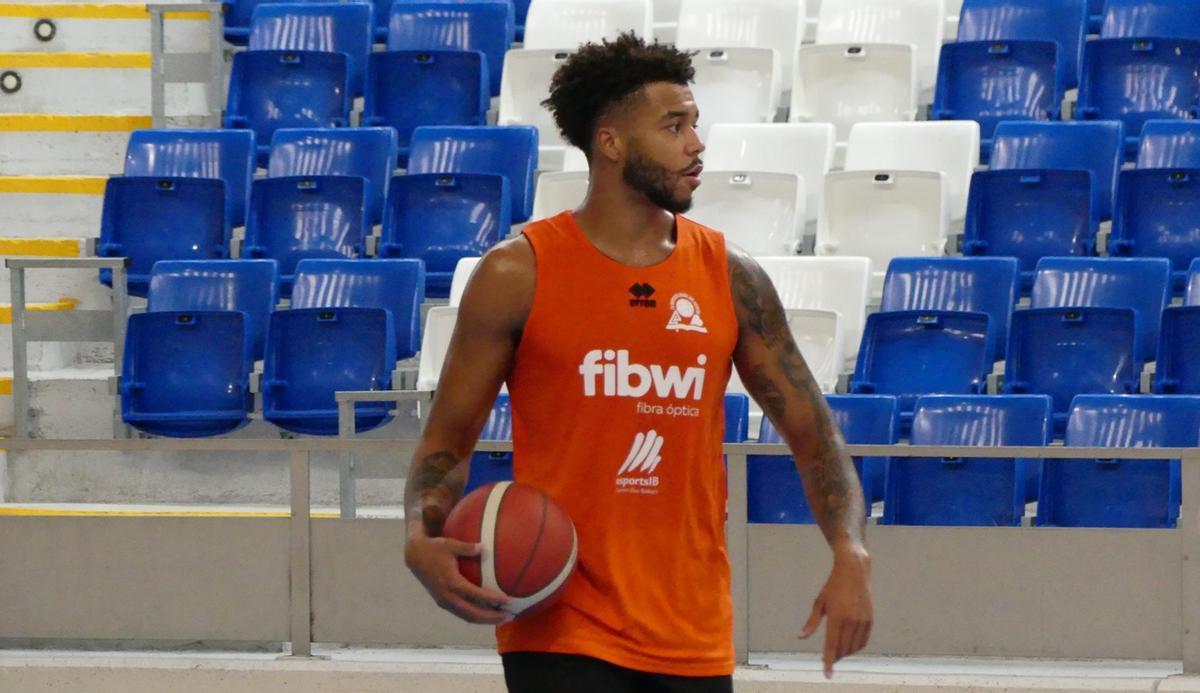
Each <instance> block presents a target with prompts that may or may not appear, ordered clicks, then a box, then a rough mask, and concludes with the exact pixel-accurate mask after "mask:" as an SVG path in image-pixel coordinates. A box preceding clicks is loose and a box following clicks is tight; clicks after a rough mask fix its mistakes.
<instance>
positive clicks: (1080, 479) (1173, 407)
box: [1037, 395, 1200, 527]
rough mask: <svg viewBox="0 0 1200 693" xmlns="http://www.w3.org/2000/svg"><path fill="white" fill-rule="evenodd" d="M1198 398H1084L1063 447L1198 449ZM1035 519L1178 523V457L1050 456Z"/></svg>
mask: <svg viewBox="0 0 1200 693" xmlns="http://www.w3.org/2000/svg"><path fill="white" fill-rule="evenodd" d="M1198 431H1200V397H1184V396H1179V395H1175V396H1158V395H1136V396H1080V397H1076V398H1075V401H1074V402H1072V403H1071V418H1070V422H1069V423H1068V424H1067V435H1066V444H1067V445H1069V446H1083V447H1093V446H1094V447H1112V448H1123V447H1134V448H1144V447H1195V446H1196V445H1197V443H1198V442H1200V434H1198V433H1197V432H1198ZM1038 499H1039V500H1038V517H1037V523H1038V524H1039V525H1042V526H1057V527H1174V526H1175V525H1176V521H1177V520H1178V519H1179V501H1180V485H1179V461H1178V460H1170V461H1167V460H1112V459H1108V460H1105V459H1099V460H1046V465H1045V471H1044V472H1043V475H1042V488H1041V491H1040V493H1039V494H1038Z"/></svg>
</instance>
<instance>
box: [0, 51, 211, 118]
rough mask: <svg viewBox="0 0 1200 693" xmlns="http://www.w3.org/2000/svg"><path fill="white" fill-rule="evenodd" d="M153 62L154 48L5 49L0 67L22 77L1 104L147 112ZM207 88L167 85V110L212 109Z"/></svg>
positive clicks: (26, 109) (69, 111)
mask: <svg viewBox="0 0 1200 693" xmlns="http://www.w3.org/2000/svg"><path fill="white" fill-rule="evenodd" d="M150 63H151V61H150V54H149V53H0V71H3V72H13V73H16V75H17V76H18V77H19V78H20V88H19V89H18V90H17V91H16V92H14V93H11V94H8V95H6V96H5V97H4V99H3V100H0V108H3V112H4V113H45V114H53V115H94V114H97V113H103V114H108V115H141V116H144V115H146V114H148V113H150V112H151V99H150ZM204 91H205V90H204V85H202V84H168V85H167V87H166V112H167V115H201V114H205V113H208V112H209V110H210V109H209V106H208V103H207V99H206V97H205V93H204ZM222 98H223V96H222ZM220 106H221V104H216V107H218V108H219V107H220Z"/></svg>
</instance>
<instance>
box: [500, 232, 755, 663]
mask: <svg viewBox="0 0 1200 693" xmlns="http://www.w3.org/2000/svg"><path fill="white" fill-rule="evenodd" d="M676 220H677V223H676V226H677V239H676V246H675V249H674V251H673V252H672V253H671V255H670V256H669V257H668V258H667V259H666V260H664V261H663V262H661V263H659V264H657V265H653V266H651V267H645V268H634V267H629V266H626V265H622V264H620V263H618V262H616V261H614V260H612V259H610V258H608V257H607V256H605V255H603V254H602V253H601V252H600V251H599V250H598V249H597V248H596V247H595V246H594V245H592V244H591V242H590V241H588V240H587V238H586V237H585V236H584V235H583V232H582V231H580V229H579V227H578V225H577V224H576V223H575V219H574V216H573V215H572V214H571V212H564V213H562V214H559V215H558V216H555V217H552V218H549V219H545V220H542V221H539V222H537V223H534V224H530V225H529V226H527V227H526V228H525V231H524V233H525V236H526V238H528V239H529V242H530V243H531V244H532V245H533V250H534V253H535V255H536V258H537V282H536V288H535V290H534V299H533V308H532V310H531V312H530V314H529V317H528V320H527V322H526V324H525V330H524V334H523V336H522V338H521V344H520V346H519V348H518V350H517V354H516V361H515V364H514V366H513V370H512V373H511V374H510V376H509V380H508V389H509V394H510V397H511V401H512V412H513V447H514V461H513V471H514V476H515V478H516V480H517V481H519V482H522V483H526V484H530V485H532V486H535V487H537V488H540V489H542V490H543V491H545V492H546V493H548V494H549V495H550V496H551V497H553V498H554V499H555V500H556V501H558V502H559V503H561V504H562V505H563V507H564V508H565V509H566V511H567V512H568V513H569V514H570V516H571V518H572V519H573V520H574V522H575V527H576V530H577V532H578V537H579V564H578V570H577V572H576V574H575V575H574V576H573V577H572V578H571V580H570V582H568V584H567V586H566V588H565V590H564V593H563V595H562V598H561V600H560V601H558V602H557V603H556V604H555V605H553V606H551V607H549V608H547V609H545V610H543V611H541V612H538V613H534V614H530V615H529V616H526V617H523V618H520V619H517V620H516V621H514V622H513V623H510V624H507V625H504V626H501V627H500V628H498V629H497V639H498V641H499V649H500V652H501V653H504V652H517V651H538V652H559V653H568V654H581V655H588V656H592V657H597V658H600V659H604V660H607V661H609V662H612V663H614V664H616V665H618V666H623V667H627V668H630V669H637V670H641V671H649V672H655V673H662V674H670V675H678V676H723V675H728V674H730V673H732V672H733V668H734V652H733V607H732V597H731V595H730V577H729V560H728V555H727V554H726V550H725V496H726V493H725V483H726V482H725V467H724V463H723V458H722V456H721V442H722V438H723V434H724V393H725V386H726V383H727V381H728V380H729V373H730V368H731V361H730V359H731V356H732V353H733V348H734V345H735V343H736V341H737V320H736V316H735V315H734V308H733V299H732V295H731V293H730V288H729V273H728V264H727V258H726V255H725V241H724V237H723V236H722V235H721V234H719V233H717V232H715V231H712V230H710V229H707V228H704V227H702V226H700V225H698V224H696V223H694V222H691V221H689V220H687V219H684V218H682V217H676Z"/></svg>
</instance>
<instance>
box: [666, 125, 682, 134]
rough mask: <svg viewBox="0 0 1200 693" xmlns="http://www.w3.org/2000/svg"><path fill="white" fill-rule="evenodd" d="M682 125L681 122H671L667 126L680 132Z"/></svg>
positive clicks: (675, 131) (676, 132)
mask: <svg viewBox="0 0 1200 693" xmlns="http://www.w3.org/2000/svg"><path fill="white" fill-rule="evenodd" d="M680 127H682V126H681V125H680V124H679V123H671V124H670V125H668V126H667V129H668V130H670V131H671V132H673V133H675V134H679V129H680Z"/></svg>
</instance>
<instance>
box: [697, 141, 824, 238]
mask: <svg viewBox="0 0 1200 693" xmlns="http://www.w3.org/2000/svg"><path fill="white" fill-rule="evenodd" d="M835 140H836V133H835V131H834V127H833V125H832V124H830V123H740V124H739V123H717V124H715V125H713V126H712V128H711V129H710V130H709V131H708V139H707V140H706V141H705V143H704V144H705V152H704V164H705V166H707V167H709V168H711V169H713V170H716V171H764V172H768V173H792V174H795V175H797V176H800V177H801V178H802V179H804V190H805V193H806V200H805V204H804V207H805V210H806V214H805V217H806V221H808V222H813V223H815V222H816V221H817V215H818V212H819V211H820V208H821V193H822V192H824V190H825V185H824V181H825V174H826V173H828V172H829V169H830V168H832V167H833V152H834V145H835V144H836V142H835Z"/></svg>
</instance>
